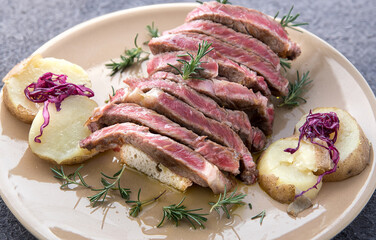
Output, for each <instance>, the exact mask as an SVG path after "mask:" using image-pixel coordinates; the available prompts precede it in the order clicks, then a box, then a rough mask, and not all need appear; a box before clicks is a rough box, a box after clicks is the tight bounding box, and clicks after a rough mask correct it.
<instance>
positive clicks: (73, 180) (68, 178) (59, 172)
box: [51, 165, 91, 189]
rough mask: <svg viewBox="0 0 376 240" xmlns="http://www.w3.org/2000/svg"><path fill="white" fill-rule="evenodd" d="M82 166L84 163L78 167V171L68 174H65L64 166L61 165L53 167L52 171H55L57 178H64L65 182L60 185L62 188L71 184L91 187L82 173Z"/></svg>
mask: <svg viewBox="0 0 376 240" xmlns="http://www.w3.org/2000/svg"><path fill="white" fill-rule="evenodd" d="M82 168H83V165H81V166H80V167H78V168H77V169H76V171H74V172H73V173H71V174H68V175H66V174H65V172H64V169H63V166H60V169H59V168H57V167H55V168H51V171H52V172H53V174H54V177H55V178H57V179H62V180H63V183H62V184H61V186H60V188H61V189H64V188H66V187H69V185H78V186H83V187H86V188H91V187H90V186H89V185H88V184H86V182H85V180H84V178H83V177H82V175H81V173H80V170H81V169H82ZM77 178H78V179H77Z"/></svg>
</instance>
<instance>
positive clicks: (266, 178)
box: [259, 174, 295, 204]
mask: <svg viewBox="0 0 376 240" xmlns="http://www.w3.org/2000/svg"><path fill="white" fill-rule="evenodd" d="M277 181H278V177H276V176H274V175H273V174H271V175H260V177H259V184H260V187H261V188H262V189H263V190H264V191H265V192H266V193H268V194H269V195H270V196H271V197H272V198H273V199H274V200H277V201H278V202H280V203H286V204H287V203H291V202H293V201H294V199H295V186H294V185H292V184H279V185H278V184H277Z"/></svg>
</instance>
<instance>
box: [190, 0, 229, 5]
mask: <svg viewBox="0 0 376 240" xmlns="http://www.w3.org/2000/svg"><path fill="white" fill-rule="evenodd" d="M216 1H217V2H219V3H222V4H231V2H230V1H228V0H216ZM196 2H198V3H200V4H203V3H204V2H202V1H198V0H196Z"/></svg>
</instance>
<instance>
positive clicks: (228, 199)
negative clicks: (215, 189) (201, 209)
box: [209, 186, 247, 219]
mask: <svg viewBox="0 0 376 240" xmlns="http://www.w3.org/2000/svg"><path fill="white" fill-rule="evenodd" d="M236 190H237V189H235V190H234V191H233V192H232V193H231V194H230V195H229V196H226V194H227V191H226V186H225V191H224V192H223V194H222V193H221V194H219V198H218V201H217V202H216V203H214V202H209V205H211V206H212V207H211V209H210V212H212V211H213V210H215V211H217V212H218V214H219V213H220V212H219V209H222V210H223V212H224V213H225V214H226V217H227V218H228V219H230V217H231V216H230V212H229V209H228V208H227V206H228V205H244V204H245V203H244V202H243V199H244V197H245V196H247V195H246V194H243V193H239V194H235V193H236Z"/></svg>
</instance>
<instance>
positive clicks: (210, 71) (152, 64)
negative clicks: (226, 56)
mask: <svg viewBox="0 0 376 240" xmlns="http://www.w3.org/2000/svg"><path fill="white" fill-rule="evenodd" d="M190 54H192V56H195V54H194V53H190ZM179 59H180V60H181V59H183V60H185V61H188V62H189V61H190V59H191V58H190V57H189V56H188V55H187V53H186V52H182V51H180V52H165V53H160V54H157V55H155V56H153V57H152V58H151V59H150V60H149V61H148V63H147V72H148V74H149V75H152V74H153V73H155V72H158V71H166V72H173V73H175V74H179V72H178V71H177V70H176V68H177V69H179V70H181V67H182V66H183V64H182V63H181V62H179V61H178V60H179ZM201 62H202V63H201V64H200V67H201V68H202V69H199V70H198V71H197V73H198V74H197V76H195V75H193V77H202V78H214V77H217V76H218V63H217V62H216V61H214V60H213V59H212V58H210V57H204V58H202V61H201ZM171 65H172V66H171Z"/></svg>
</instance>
